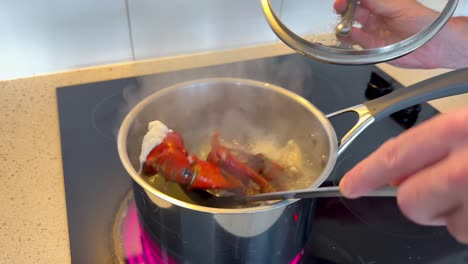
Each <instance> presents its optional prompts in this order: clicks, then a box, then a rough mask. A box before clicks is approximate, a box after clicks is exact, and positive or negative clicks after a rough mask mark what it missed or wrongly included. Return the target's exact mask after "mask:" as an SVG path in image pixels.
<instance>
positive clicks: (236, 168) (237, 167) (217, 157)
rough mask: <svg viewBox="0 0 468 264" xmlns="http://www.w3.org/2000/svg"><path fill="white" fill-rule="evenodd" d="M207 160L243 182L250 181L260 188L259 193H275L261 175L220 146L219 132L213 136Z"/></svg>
mask: <svg viewBox="0 0 468 264" xmlns="http://www.w3.org/2000/svg"><path fill="white" fill-rule="evenodd" d="M207 160H208V161H209V162H211V163H214V164H216V165H217V166H219V167H221V168H222V169H223V170H225V171H227V172H228V173H231V174H233V175H235V176H237V177H238V178H240V179H243V180H244V181H248V180H249V179H250V180H252V181H253V182H254V183H256V184H257V185H258V186H259V187H260V190H261V192H274V191H275V188H273V186H271V184H270V183H269V182H268V181H267V180H266V179H265V178H264V177H262V175H260V174H259V173H258V172H256V171H255V170H254V169H253V168H251V167H249V166H248V165H247V164H245V163H243V162H241V161H240V160H239V159H237V158H236V157H234V155H233V154H232V153H231V151H230V150H229V149H228V148H226V147H224V146H222V145H221V143H220V142H219V132H216V133H215V134H213V137H212V139H211V151H210V153H209V154H208V157H207Z"/></svg>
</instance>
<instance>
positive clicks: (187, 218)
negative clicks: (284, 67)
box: [118, 69, 468, 263]
mask: <svg viewBox="0 0 468 264" xmlns="http://www.w3.org/2000/svg"><path fill="white" fill-rule="evenodd" d="M465 92H468V69H464V70H457V71H453V72H449V73H446V74H442V75H440V76H437V77H434V78H431V79H428V80H426V81H423V82H420V83H417V84H414V85H412V86H410V87H407V88H402V89H399V90H397V91H394V92H392V93H390V94H388V95H386V96H383V97H381V98H378V99H375V100H372V101H368V102H365V103H363V104H361V105H357V106H354V107H350V108H347V109H344V110H341V111H338V112H335V113H332V114H329V115H325V114H323V113H322V112H320V111H319V110H318V109H317V108H316V107H315V106H313V105H312V104H311V103H309V102H308V101H307V100H305V99H304V98H302V97H300V96H298V95H297V94H294V93H292V92H290V91H288V90H286V89H283V88H280V87H277V86H275V85H272V84H268V83H263V82H257V81H252V80H244V79H231V78H217V79H203V80H196V81H192V82H186V83H181V84H177V85H175V86H172V87H169V88H166V89H163V90H161V91H158V92H156V93H154V94H153V95H151V96H149V97H147V98H146V99H144V100H143V101H141V102H140V103H139V104H138V105H136V106H135V107H134V108H133V109H132V110H131V111H130V113H129V114H128V115H127V117H126V118H125V120H124V121H123V123H122V125H121V128H120V131H119V134H118V151H119V155H120V158H121V161H122V163H123V165H124V167H125V169H126V170H127V172H128V173H129V174H130V176H131V177H132V179H133V182H134V195H135V200H136V203H137V207H138V211H139V215H140V218H141V219H142V222H143V225H144V227H145V228H146V229H147V230H148V232H149V233H150V235H151V236H152V238H153V239H154V240H155V242H156V243H157V244H158V245H160V247H161V248H162V251H163V252H166V253H167V254H168V255H170V256H171V258H173V259H176V260H177V261H179V262H181V263H231V262H232V263H287V262H289V261H291V260H292V259H293V258H294V256H295V255H296V254H297V253H298V252H299V251H300V250H301V249H302V247H303V246H304V244H305V242H306V239H307V235H308V232H307V231H308V227H309V226H310V221H312V218H311V215H312V214H311V212H312V211H313V206H314V201H313V200H311V199H309V200H306V199H292V200H291V199H290V200H284V201H281V202H276V203H273V204H262V205H260V206H252V207H244V208H215V207H209V206H207V204H204V203H203V200H202V199H200V200H197V199H194V198H193V197H191V196H190V195H187V193H186V192H184V191H183V190H181V189H180V187H179V186H178V185H176V184H174V185H170V184H165V183H162V182H159V181H158V179H156V178H155V179H144V178H143V177H142V176H140V175H139V174H138V173H137V172H138V169H139V160H138V157H139V154H140V148H141V142H142V139H143V136H144V135H145V133H146V131H147V124H148V122H150V121H153V120H156V119H157V120H161V121H162V122H164V123H166V124H167V125H168V126H169V127H170V128H172V129H173V130H175V131H178V132H180V133H181V134H182V136H183V138H184V140H185V142H186V146H187V148H188V149H189V150H190V151H191V152H195V153H197V152H200V151H202V149H203V146H206V145H207V142H208V140H209V136H210V135H211V133H212V132H213V131H215V130H219V131H220V132H221V135H222V137H223V138H224V139H227V140H236V141H237V142H239V143H240V144H251V143H254V142H256V141H259V140H265V139H266V138H269V137H270V136H271V137H273V138H274V140H275V141H276V142H277V143H278V144H279V145H283V144H286V143H287V142H288V141H289V140H291V139H294V140H295V141H296V142H297V143H298V145H299V146H300V148H301V152H302V155H303V157H302V158H303V160H304V161H305V162H304V163H305V165H304V168H303V169H304V171H308V172H309V173H307V175H309V176H310V178H307V179H306V180H305V181H303V182H301V184H305V185H302V186H303V188H317V187H318V186H319V185H320V184H321V183H322V182H324V181H325V180H326V178H327V177H328V176H329V174H330V173H331V171H332V169H333V167H334V166H335V162H336V159H337V157H338V156H339V155H340V154H341V153H343V151H344V150H345V149H346V147H348V146H349V144H350V143H351V142H352V141H353V139H355V138H356V137H357V136H358V135H359V134H360V133H361V132H362V131H363V130H364V129H365V128H366V127H368V126H369V125H371V124H372V123H373V122H375V121H378V120H379V119H382V118H383V117H386V116H388V115H390V114H391V113H394V112H396V111H399V110H401V109H404V108H407V107H409V106H412V105H414V104H418V103H421V102H425V101H429V100H432V99H436V98H441V97H446V96H451V95H455V94H460V93H465ZM345 112H356V113H357V114H358V115H359V120H358V122H357V124H356V125H355V126H354V127H353V128H352V129H351V130H350V131H349V132H348V133H347V134H346V135H345V136H344V137H343V138H342V139H340V140H338V139H337V136H336V134H335V131H334V129H333V127H332V125H331V123H330V122H329V120H328V118H330V117H333V116H336V115H339V114H341V113H345ZM306 161H307V162H306Z"/></svg>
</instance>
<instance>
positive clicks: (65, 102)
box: [57, 54, 468, 264]
mask: <svg viewBox="0 0 468 264" xmlns="http://www.w3.org/2000/svg"><path fill="white" fill-rule="evenodd" d="M206 77H238V78H248V79H254V80H258V81H266V82H269V83H273V84H276V85H279V86H282V87H284V88H287V89H290V90H292V91H294V92H296V93H298V94H300V95H302V96H303V97H305V98H306V99H308V100H310V101H311V102H312V103H313V104H315V105H316V106H317V107H318V108H319V109H320V110H322V111H323V112H324V113H330V112H333V111H336V110H340V109H342V108H345V107H349V106H353V105H355V104H359V103H361V102H363V101H365V100H368V98H370V97H372V98H373V97H378V96H380V95H382V94H385V93H388V92H391V91H392V90H394V89H400V88H402V86H401V85H400V84H399V83H397V82H396V81H394V80H392V78H390V77H389V76H387V75H386V74H385V73H383V72H382V71H380V70H379V69H378V68H377V67H375V66H372V65H368V66H340V65H331V64H323V63H320V62H316V61H312V60H309V59H306V58H304V57H302V56H300V55H297V54H294V55H286V56H279V57H272V58H266V59H258V60H251V61H245V62H240V63H232V64H225V65H218V66H212V67H205V68H197V69H190V70H184V71H177V72H170V73H161V74H155V75H147V76H141V77H137V78H128V79H120V80H112V81H105V82H98V83H90V84H83V85H76V86H69V87H59V88H58V89H57V98H58V110H59V118H60V133H61V143H62V155H63V171H64V180H65V193H66V204H67V216H68V225H69V235H70V247H71V258H72V262H73V263H174V262H171V260H170V259H168V258H167V257H161V256H160V255H159V253H158V252H159V251H158V250H157V245H155V244H154V242H152V241H148V240H147V237H146V236H145V233H144V230H143V231H141V230H140V224H139V223H138V220H134V217H133V216H134V215H132V212H133V214H134V210H135V209H134V205H133V204H132V191H131V189H132V188H131V186H132V182H131V180H130V177H129V176H128V175H127V174H126V172H125V170H124V168H123V166H122V164H121V163H120V161H119V157H118V154H117V147H116V135H117V131H118V128H119V126H120V123H121V121H122V119H123V118H124V116H125V114H126V113H127V112H128V111H129V110H130V109H131V107H132V106H133V105H135V104H136V103H137V102H138V101H139V100H141V99H142V98H144V97H145V96H147V95H148V94H150V93H153V92H154V91H156V90H158V89H161V88H164V87H167V86H169V85H171V84H175V83H178V82H182V81H187V80H193V79H198V78H206ZM437 114H438V112H437V111H436V110H435V109H434V108H432V107H431V106H430V105H428V104H421V105H418V106H414V107H412V108H409V109H406V110H404V111H401V112H400V113H398V114H396V115H394V116H393V117H389V118H386V119H384V120H382V121H380V122H378V123H376V124H373V125H372V126H371V127H369V128H368V129H367V130H366V131H365V132H364V133H363V134H362V135H361V136H360V137H359V138H358V139H356V140H355V142H354V143H352V144H351V146H350V147H349V148H348V149H347V150H346V151H345V153H344V154H343V155H342V156H341V157H340V159H339V160H338V163H337V166H336V168H335V170H334V172H333V173H332V175H331V176H330V178H329V179H328V180H327V181H326V183H325V184H324V185H337V183H338V182H339V180H340V178H341V177H342V175H343V174H344V173H345V172H346V171H347V170H348V169H350V168H351V167H352V166H353V165H355V164H356V163H357V162H358V161H359V160H361V159H363V158H364V157H365V156H366V155H368V154H369V153H370V152H372V151H373V150H375V149H376V148H377V147H378V146H379V145H381V144H382V143H383V142H384V141H385V140H386V139H388V138H390V137H393V136H396V135H398V134H399V133H401V132H402V131H404V130H405V129H407V128H408V127H411V126H412V125H413V124H414V123H416V124H417V123H419V122H422V121H424V120H426V119H428V118H431V117H432V116H434V115H437ZM352 121H353V120H352V118H346V117H345V116H343V117H339V118H335V119H333V120H332V123H333V125H334V126H335V128H336V130H337V131H338V134H339V135H340V134H343V133H344V132H345V131H346V129H349V128H350V126H351V125H352ZM122 208H124V209H125V208H127V209H128V210H127V209H125V210H123V209H122ZM132 210H133V211H132ZM122 212H123V213H122ZM314 219H315V220H314V221H313V222H312V224H311V226H310V234H308V235H309V240H308V242H307V244H306V245H305V247H304V251H303V252H302V253H301V254H300V257H299V258H297V259H296V260H295V261H299V262H302V263H324V264H327V263H329V264H338V263H340V264H341V263H342V264H400V263H402V264H403V263H408V264H410V263H430V264H438V263H468V247H466V246H463V245H461V244H458V243H457V242H456V241H455V240H454V239H453V238H452V237H451V236H450V235H449V234H448V233H447V231H446V229H445V228H443V227H423V226H418V225H416V224H413V223H411V222H409V221H407V220H406V219H405V218H404V217H403V216H402V215H401V213H400V212H399V211H398V208H397V206H396V203H395V199H393V198H361V199H357V200H345V199H341V198H327V199H319V200H318V202H317V206H316V209H315V212H314ZM122 230H123V231H122ZM129 230H130V231H129ZM131 230H137V231H138V232H136V231H135V232H133V231H131ZM132 245H133V246H132ZM148 248H150V249H151V250H148ZM291 261H293V260H291ZM185 263H191V262H190V260H187V261H186V262H185Z"/></svg>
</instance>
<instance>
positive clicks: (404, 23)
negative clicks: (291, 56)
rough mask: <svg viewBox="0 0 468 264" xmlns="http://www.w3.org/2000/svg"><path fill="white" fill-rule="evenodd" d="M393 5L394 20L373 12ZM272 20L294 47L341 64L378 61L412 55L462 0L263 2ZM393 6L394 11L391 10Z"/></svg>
mask: <svg viewBox="0 0 468 264" xmlns="http://www.w3.org/2000/svg"><path fill="white" fill-rule="evenodd" d="M378 1H382V2H383V3H385V5H389V3H392V4H393V6H398V8H395V7H394V10H398V11H395V12H394V13H392V14H391V16H392V19H388V18H387V17H385V16H381V15H377V14H376V13H374V12H369V10H372V8H374V7H375V4H376V3H377V2H378ZM261 4H262V9H263V12H264V14H265V16H266V20H267V22H268V24H269V25H270V27H271V28H272V30H273V31H274V33H275V34H276V35H277V36H278V37H279V38H280V39H281V40H282V41H283V42H284V43H285V44H287V45H288V46H289V47H291V48H292V49H294V50H296V51H297V52H298V53H301V54H303V55H305V56H307V57H309V58H312V59H315V60H319V61H324V62H328V63H336V64H354V65H359V64H374V63H380V62H385V61H388V60H392V59H395V58H398V57H401V56H403V55H406V54H408V53H410V52H411V51H413V50H415V49H416V48H418V47H420V46H421V45H423V44H424V43H426V42H427V41H429V40H430V39H431V38H432V37H434V35H435V34H437V32H439V31H440V30H441V29H442V28H443V27H444V26H445V24H446V23H447V21H448V20H449V19H450V17H451V16H452V14H453V13H454V11H455V9H456V7H457V4H458V0H418V1H416V0H361V1H359V0H283V1H282V2H278V1H275V0H261ZM386 10H388V9H386Z"/></svg>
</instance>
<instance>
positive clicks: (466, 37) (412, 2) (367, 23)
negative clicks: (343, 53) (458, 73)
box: [334, 0, 468, 69]
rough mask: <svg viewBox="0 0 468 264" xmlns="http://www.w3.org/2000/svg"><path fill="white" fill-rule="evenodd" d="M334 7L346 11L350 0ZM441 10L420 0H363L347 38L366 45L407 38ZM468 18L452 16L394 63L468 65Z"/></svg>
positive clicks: (427, 66) (406, 65) (426, 66)
mask: <svg viewBox="0 0 468 264" xmlns="http://www.w3.org/2000/svg"><path fill="white" fill-rule="evenodd" d="M334 9H335V10H336V12H337V13H343V12H344V11H345V9H346V0H335V3H334ZM437 16H438V13H437V12H435V11H434V10H432V9H429V8H427V7H425V6H424V5H422V4H420V3H418V2H417V1H416V0H390V1H388V0H361V1H360V4H359V5H358V7H357V8H356V12H355V16H354V19H355V20H356V21H357V22H359V23H360V24H361V25H362V28H356V27H353V28H352V30H351V33H350V35H349V36H347V37H345V38H342V37H340V38H341V39H342V40H343V41H345V42H346V41H350V42H352V43H357V44H359V45H361V46H362V47H363V48H366V49H370V48H377V47H383V46H386V45H390V44H394V43H397V42H399V41H401V40H404V39H406V38H408V37H410V36H412V35H414V34H416V33H418V32H419V31H421V30H422V29H424V28H426V27H427V26H428V25H430V24H431V23H432V22H433V21H434V19H435V18H436V17H437ZM466 28H468V18H452V19H451V20H450V21H449V22H448V23H447V24H446V26H445V27H444V28H443V29H442V30H441V31H440V32H439V33H438V34H437V35H436V36H435V37H434V38H433V39H432V40H430V41H429V42H427V43H426V44H424V45H422V46H421V47H419V48H418V49H416V50H415V51H413V52H412V53H410V54H408V55H406V56H403V57H401V58H399V59H396V60H393V61H391V62H390V64H393V65H395V66H399V67H404V68H421V69H430V68H451V69H455V68H463V67H468V51H467V50H468V30H467V29H466Z"/></svg>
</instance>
